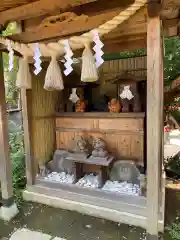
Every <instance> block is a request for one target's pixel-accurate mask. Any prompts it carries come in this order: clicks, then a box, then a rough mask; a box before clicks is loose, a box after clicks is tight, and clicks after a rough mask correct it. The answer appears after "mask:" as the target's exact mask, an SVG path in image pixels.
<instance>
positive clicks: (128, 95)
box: [119, 86, 134, 100]
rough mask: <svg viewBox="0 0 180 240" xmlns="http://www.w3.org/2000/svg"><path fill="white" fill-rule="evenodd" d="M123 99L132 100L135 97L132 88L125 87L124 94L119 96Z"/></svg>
mask: <svg viewBox="0 0 180 240" xmlns="http://www.w3.org/2000/svg"><path fill="white" fill-rule="evenodd" d="M119 96H120V98H121V99H128V100H131V99H132V98H133V97H134V96H133V94H132V92H131V90H130V86H125V87H124V89H123V91H122V93H121V94H120V95H119Z"/></svg>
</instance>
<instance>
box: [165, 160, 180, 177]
mask: <svg viewBox="0 0 180 240" xmlns="http://www.w3.org/2000/svg"><path fill="white" fill-rule="evenodd" d="M165 169H167V170H168V169H169V170H171V171H172V172H174V174H176V175H177V176H180V157H179V156H176V157H174V158H169V159H166V161H165Z"/></svg>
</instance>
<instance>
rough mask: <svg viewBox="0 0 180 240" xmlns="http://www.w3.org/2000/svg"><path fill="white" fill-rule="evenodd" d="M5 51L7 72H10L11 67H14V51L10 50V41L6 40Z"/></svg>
mask: <svg viewBox="0 0 180 240" xmlns="http://www.w3.org/2000/svg"><path fill="white" fill-rule="evenodd" d="M7 49H8V51H9V54H8V56H9V67H8V71H9V72H10V71H12V69H13V67H14V50H13V48H12V45H11V41H10V40H7Z"/></svg>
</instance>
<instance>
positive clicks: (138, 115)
mask: <svg viewBox="0 0 180 240" xmlns="http://www.w3.org/2000/svg"><path fill="white" fill-rule="evenodd" d="M56 117H73V118H76V117H77V118H79V117H81V118H144V117H145V113H144V112H129V113H110V112H84V113H76V112H62V113H56Z"/></svg>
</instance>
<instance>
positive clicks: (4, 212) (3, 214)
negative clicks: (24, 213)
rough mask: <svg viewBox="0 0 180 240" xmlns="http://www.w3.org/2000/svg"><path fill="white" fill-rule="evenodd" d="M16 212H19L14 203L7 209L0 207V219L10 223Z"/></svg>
mask: <svg viewBox="0 0 180 240" xmlns="http://www.w3.org/2000/svg"><path fill="white" fill-rule="evenodd" d="M18 212H19V210H18V208H17V205H16V204H15V203H13V204H12V205H11V206H9V207H5V206H2V207H1V208H0V218H1V219H3V220H4V221H10V220H11V219H12V218H14V217H15V216H16V215H17V214H18Z"/></svg>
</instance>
